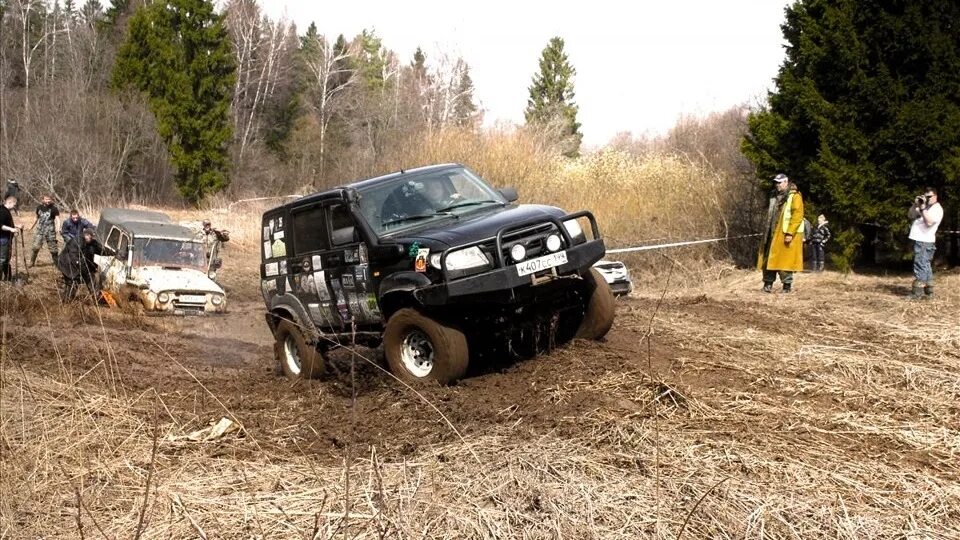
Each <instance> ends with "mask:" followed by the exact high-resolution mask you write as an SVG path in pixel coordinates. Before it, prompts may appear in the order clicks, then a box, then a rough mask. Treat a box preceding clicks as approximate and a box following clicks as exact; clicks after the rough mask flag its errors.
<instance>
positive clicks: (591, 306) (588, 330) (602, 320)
mask: <svg viewBox="0 0 960 540" xmlns="http://www.w3.org/2000/svg"><path fill="white" fill-rule="evenodd" d="M583 279H584V281H586V282H587V283H586V285H587V290H588V291H592V292H590V299H589V300H588V301H587V309H586V311H585V313H584V315H583V322H581V323H580V328H579V329H578V330H577V338H579V339H597V340H598V339H602V338H603V337H604V336H606V335H607V332H609V331H610V328H611V327H612V326H613V319H614V317H615V316H616V307H617V306H616V300H615V299H614V298H613V293H612V292H610V286H609V285H607V280H605V279H603V276H602V275H601V274H600V272H598V271H597V270H596V269H595V268H591V269H590V273H588V274H585V275H584V276H583Z"/></svg>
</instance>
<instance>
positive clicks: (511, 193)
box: [500, 186, 520, 202]
mask: <svg viewBox="0 0 960 540" xmlns="http://www.w3.org/2000/svg"><path fill="white" fill-rule="evenodd" d="M500 195H503V198H504V199H506V200H507V202H516V200H517V199H519V198H520V195H519V194H518V193H517V188H515V187H513V186H508V187H505V188H501V189H500Z"/></svg>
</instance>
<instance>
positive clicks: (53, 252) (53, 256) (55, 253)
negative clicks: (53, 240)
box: [50, 251, 60, 267]
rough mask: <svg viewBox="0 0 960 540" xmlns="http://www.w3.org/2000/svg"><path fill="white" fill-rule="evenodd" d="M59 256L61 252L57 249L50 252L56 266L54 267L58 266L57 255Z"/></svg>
mask: <svg viewBox="0 0 960 540" xmlns="http://www.w3.org/2000/svg"><path fill="white" fill-rule="evenodd" d="M59 256H60V254H59V253H57V252H56V251H51V252H50V260H51V261H53V266H54V267H56V266H57V257H59Z"/></svg>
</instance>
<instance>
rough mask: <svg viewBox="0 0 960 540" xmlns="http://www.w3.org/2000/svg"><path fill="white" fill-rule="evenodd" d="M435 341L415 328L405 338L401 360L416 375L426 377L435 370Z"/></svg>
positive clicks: (401, 350) (401, 349)
mask: <svg viewBox="0 0 960 540" xmlns="http://www.w3.org/2000/svg"><path fill="white" fill-rule="evenodd" d="M433 354H434V352H433V342H432V341H430V338H429V337H428V336H427V335H426V334H425V333H423V332H422V331H420V330H413V331H411V332H410V333H408V334H407V336H406V337H405V338H403V345H401V347H400V361H401V362H403V367H404V368H406V370H407V371H409V372H410V373H411V374H412V375H413V376H415V377H426V376H427V375H430V372H431V371H433Z"/></svg>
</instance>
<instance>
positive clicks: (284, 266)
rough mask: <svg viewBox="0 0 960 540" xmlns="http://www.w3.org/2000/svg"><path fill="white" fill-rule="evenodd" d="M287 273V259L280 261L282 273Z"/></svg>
mask: <svg viewBox="0 0 960 540" xmlns="http://www.w3.org/2000/svg"><path fill="white" fill-rule="evenodd" d="M286 274H287V261H285V260H283V261H280V275H286Z"/></svg>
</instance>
